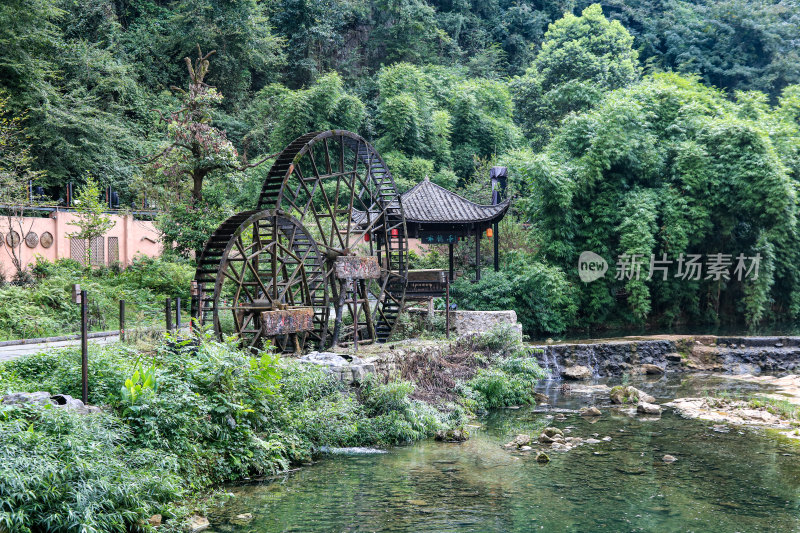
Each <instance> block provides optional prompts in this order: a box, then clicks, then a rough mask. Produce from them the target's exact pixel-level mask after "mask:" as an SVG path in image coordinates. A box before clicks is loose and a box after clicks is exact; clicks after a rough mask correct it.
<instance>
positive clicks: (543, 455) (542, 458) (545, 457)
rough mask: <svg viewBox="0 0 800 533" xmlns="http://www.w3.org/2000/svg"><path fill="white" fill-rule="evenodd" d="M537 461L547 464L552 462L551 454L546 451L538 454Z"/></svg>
mask: <svg viewBox="0 0 800 533" xmlns="http://www.w3.org/2000/svg"><path fill="white" fill-rule="evenodd" d="M536 462H537V463H539V464H546V463H549V462H550V456H549V455H547V454H546V453H544V452H540V453H537V454H536Z"/></svg>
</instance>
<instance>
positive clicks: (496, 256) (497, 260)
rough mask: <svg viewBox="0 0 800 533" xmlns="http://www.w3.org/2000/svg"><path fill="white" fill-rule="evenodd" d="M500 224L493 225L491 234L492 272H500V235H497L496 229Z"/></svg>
mask: <svg viewBox="0 0 800 533" xmlns="http://www.w3.org/2000/svg"><path fill="white" fill-rule="evenodd" d="M499 227H500V224H498V223H497V222H495V223H494V231H493V232H492V233H493V234H494V235H493V236H494V271H495V272H500V235H499V234H498V231H497V230H498V228H499Z"/></svg>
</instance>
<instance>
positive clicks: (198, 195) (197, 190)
mask: <svg viewBox="0 0 800 533" xmlns="http://www.w3.org/2000/svg"><path fill="white" fill-rule="evenodd" d="M205 174H206V173H205V172H204V171H202V170H195V171H194V172H192V202H193V203H194V204H195V205H197V204H199V203H200V202H201V201H203V178H204V177H205Z"/></svg>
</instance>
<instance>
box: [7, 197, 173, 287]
mask: <svg viewBox="0 0 800 533" xmlns="http://www.w3.org/2000/svg"><path fill="white" fill-rule="evenodd" d="M110 216H111V220H112V221H113V222H114V227H113V228H111V229H110V230H109V231H108V232H107V233H106V234H105V236H104V237H103V241H104V243H103V244H104V247H103V248H104V257H103V263H104V264H106V265H108V264H109V237H116V238H117V239H119V263H120V264H121V265H123V266H126V265H129V264H130V263H131V261H132V260H133V258H134V257H135V256H136V254H143V255H147V256H150V257H155V256H157V255H159V254H160V253H161V245H160V244H159V243H158V234H157V232H156V229H155V227H154V226H153V223H152V222H149V221H144V220H135V219H134V218H133V215H110ZM76 218H77V217H76V216H75V215H74V214H73V213H71V212H68V211H55V212H53V213H50V216H49V217H47V218H44V217H42V218H39V217H24V218H23V219H22V220H23V223H22V228H23V231H20V226H19V225H18V224H17V220H18V219H13V221H14V223H13V226H12V229H14V230H15V231H16V232H17V233H20V234H22V233H27V232H29V231H30V232H33V233H35V234H36V235H37V237H38V242H37V243H36V246H34V247H33V248H31V247H29V246H28V245H27V244H26V243H25V242H24V235H23V242H22V246H21V248H18V250H19V251H20V252H21V256H22V263H23V264H24V265H29V264H33V263H35V258H36V256H37V255H40V256H42V257H44V258H45V259H48V260H49V261H55V260H56V259H61V258H69V257H70V239H69V237H68V236H67V234H68V233H74V232H76V231H78V227H77V226H74V225H71V224H69V222H71V221H74V220H75V219H76ZM46 232H49V233H50V234H51V235H52V236H53V244H52V245H50V247H49V248H45V247H44V246H43V245H42V241H41V239H42V236H43V235H44V234H45V233H46ZM0 233H2V234H3V239H2V244H0V265H1V266H2V268H3V272H5V275H6V277H8V278H10V277H11V276H13V275H14V272H15V270H14V265H13V263H12V261H11V250H10V249H9V246H8V244H7V242H6V237H7V236H8V234H9V227H8V218H7V217H0ZM73 259H75V258H73Z"/></svg>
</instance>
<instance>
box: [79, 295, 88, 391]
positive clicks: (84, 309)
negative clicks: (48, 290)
mask: <svg viewBox="0 0 800 533" xmlns="http://www.w3.org/2000/svg"><path fill="white" fill-rule="evenodd" d="M81 386H82V387H81V388H82V391H81V399H82V400H83V403H84V404H88V403H89V302H88V298H87V296H86V291H85V290H84V291H81Z"/></svg>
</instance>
